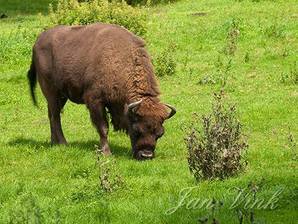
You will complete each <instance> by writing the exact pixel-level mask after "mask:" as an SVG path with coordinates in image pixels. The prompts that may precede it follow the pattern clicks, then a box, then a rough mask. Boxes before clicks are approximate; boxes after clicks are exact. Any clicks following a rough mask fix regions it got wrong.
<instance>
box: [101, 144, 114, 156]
mask: <svg viewBox="0 0 298 224" xmlns="http://www.w3.org/2000/svg"><path fill="white" fill-rule="evenodd" d="M101 152H102V154H103V155H105V156H109V155H112V153H111V150H110V148H109V147H108V146H105V147H102V149H101Z"/></svg>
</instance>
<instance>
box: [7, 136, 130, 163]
mask: <svg viewBox="0 0 298 224" xmlns="http://www.w3.org/2000/svg"><path fill="white" fill-rule="evenodd" d="M8 145H9V146H15V147H20V146H27V147H31V148H34V149H36V150H38V149H50V148H52V147H60V146H59V145H52V144H51V143H50V142H44V141H36V140H34V139H27V138H16V139H14V140H12V141H10V142H8ZM95 145H99V142H97V141H92V140H90V141H74V142H68V144H67V145H66V146H61V147H69V148H77V149H80V150H87V151H92V150H95ZM110 148H111V151H112V154H113V155H114V156H116V157H125V158H132V155H131V151H130V149H129V148H128V147H124V146H119V145H115V144H113V143H110Z"/></svg>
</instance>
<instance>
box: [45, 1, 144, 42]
mask: <svg viewBox="0 0 298 224" xmlns="http://www.w3.org/2000/svg"><path fill="white" fill-rule="evenodd" d="M50 17H51V21H52V23H53V24H63V25H78V24H81V25H86V24H90V23H96V22H102V23H110V24H118V25H120V26H123V27H125V28H127V29H128V30H130V31H131V32H133V33H135V34H137V35H140V36H144V35H145V33H146V31H147V13H146V11H145V10H144V9H140V8H133V7H131V6H129V5H127V4H126V3H125V2H124V1H122V2H118V1H108V0H90V1H88V2H78V1H77V0H59V1H58V5H57V9H56V10H55V9H53V6H52V5H50Z"/></svg>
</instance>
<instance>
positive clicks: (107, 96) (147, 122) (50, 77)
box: [28, 24, 174, 157]
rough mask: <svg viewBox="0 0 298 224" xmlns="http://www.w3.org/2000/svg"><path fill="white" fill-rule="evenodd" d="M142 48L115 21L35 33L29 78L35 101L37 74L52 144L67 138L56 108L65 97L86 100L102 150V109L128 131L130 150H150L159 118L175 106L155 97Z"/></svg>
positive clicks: (148, 62)
mask: <svg viewBox="0 0 298 224" xmlns="http://www.w3.org/2000/svg"><path fill="white" fill-rule="evenodd" d="M144 47H145V43H144V41H143V40H142V39H140V38H139V37H137V36H135V35H133V34H132V33H130V32H129V31H127V30H126V29H124V28H121V27H119V26H116V25H106V24H93V25H88V26H57V27H55V28H52V29H49V30H47V31H45V32H43V33H42V34H41V35H40V36H39V38H38V40H37V41H36V43H35V45H34V48H33V59H32V65H31V68H30V70H29V72H28V77H29V80H30V85H31V93H32V97H33V100H34V102H35V96H34V86H35V82H36V76H37V78H38V82H39V84H40V86H41V89H42V92H43V94H44V95H45V97H46V99H47V102H48V112H49V119H50V126H51V139H52V143H66V140H65V138H64V135H63V132H62V128H61V124H60V111H61V109H62V108H63V106H64V105H65V103H66V101H67V99H69V100H71V101H73V102H75V103H83V104H86V105H87V107H88V109H89V111H90V116H91V119H92V121H93V123H94V125H95V127H96V128H97V130H98V132H99V134H100V139H101V141H100V142H101V146H102V150H103V152H104V153H107V154H108V153H110V149H109V146H108V143H107V132H108V122H107V118H106V117H107V116H106V109H107V111H108V112H109V113H110V114H111V118H112V124H113V126H114V128H115V129H116V130H125V131H127V132H128V133H129V135H130V137H131V141H132V146H133V152H134V155H135V156H136V157H138V156H140V155H144V156H145V157H147V156H148V157H151V156H152V155H153V150H154V148H155V144H156V140H157V138H158V137H159V135H161V134H162V132H163V128H162V123H163V121H164V120H165V119H167V118H169V116H172V115H173V114H174V110H172V112H169V110H168V108H169V107H168V106H166V105H165V104H162V103H161V102H160V101H159V99H158V96H159V89H158V84H157V81H156V79H155V76H154V72H153V67H152V63H151V59H150V57H149V55H148V53H147V51H146V50H145V48H144ZM135 102H139V103H135ZM170 108H171V107H170ZM171 109H173V108H171ZM141 131H142V133H140V132H141Z"/></svg>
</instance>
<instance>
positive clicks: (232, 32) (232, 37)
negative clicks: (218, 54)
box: [224, 18, 241, 56]
mask: <svg viewBox="0 0 298 224" xmlns="http://www.w3.org/2000/svg"><path fill="white" fill-rule="evenodd" d="M240 24H241V20H240V19H235V18H232V19H231V20H229V21H227V22H226V24H225V26H226V29H227V37H226V46H225V47H224V53H225V54H226V55H230V56H234V55H235V52H236V50H237V41H238V38H239V36H240Z"/></svg>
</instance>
